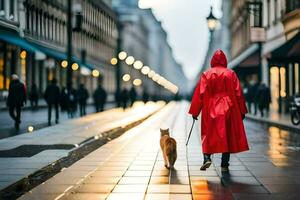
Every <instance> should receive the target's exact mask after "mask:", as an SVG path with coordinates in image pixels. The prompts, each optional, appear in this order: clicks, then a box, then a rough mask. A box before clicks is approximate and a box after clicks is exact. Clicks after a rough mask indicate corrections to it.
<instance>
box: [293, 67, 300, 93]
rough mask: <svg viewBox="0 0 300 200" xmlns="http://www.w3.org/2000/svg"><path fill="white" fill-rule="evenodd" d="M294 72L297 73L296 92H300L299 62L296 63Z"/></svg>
mask: <svg viewBox="0 0 300 200" xmlns="http://www.w3.org/2000/svg"><path fill="white" fill-rule="evenodd" d="M294 73H295V93H296V94H299V93H300V86H299V84H300V81H299V63H295V65H294Z"/></svg>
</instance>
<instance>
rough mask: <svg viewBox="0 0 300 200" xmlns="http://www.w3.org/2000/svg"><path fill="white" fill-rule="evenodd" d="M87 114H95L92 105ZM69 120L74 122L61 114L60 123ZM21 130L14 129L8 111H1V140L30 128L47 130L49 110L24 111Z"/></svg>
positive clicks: (110, 104)
mask: <svg viewBox="0 0 300 200" xmlns="http://www.w3.org/2000/svg"><path fill="white" fill-rule="evenodd" d="M114 106H115V105H114V104H113V103H109V104H106V106H105V109H106V110H107V109H111V108H113V107H114ZM86 111H87V114H92V113H95V108H94V106H92V105H88V106H87V108H86ZM78 117H80V116H79V110H77V113H76V114H75V117H74V118H73V119H75V118H78ZM67 120H72V119H70V118H68V114H67V112H60V113H59V122H60V123H62V122H65V121H67ZM21 121H22V123H21V124H20V130H18V131H17V130H16V129H15V127H14V121H13V120H12V119H11V117H10V116H9V113H8V111H7V110H0V139H2V138H6V137H11V136H15V135H20V134H23V133H26V132H27V129H28V126H33V127H34V129H35V130H37V129H41V128H45V127H47V126H48V109H47V108H43V107H41V108H37V109H36V110H31V109H26V110H22V113H21ZM54 122H55V112H54V110H52V125H55V123H54Z"/></svg>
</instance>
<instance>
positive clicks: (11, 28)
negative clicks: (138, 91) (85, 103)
mask: <svg viewBox="0 0 300 200" xmlns="http://www.w3.org/2000/svg"><path fill="white" fill-rule="evenodd" d="M110 5H111V2H110V1H105V2H103V1H98V0H72V11H73V18H72V25H73V31H72V47H73V48H72V63H75V65H74V68H73V67H72V68H73V70H74V71H73V84H74V87H77V85H79V83H84V84H85V85H86V87H87V88H88V90H89V91H90V93H91V92H92V91H93V90H94V89H95V88H96V87H97V84H98V81H99V77H97V76H96V77H93V76H92V74H93V73H92V71H93V70H97V71H98V72H100V76H101V78H102V79H103V84H104V87H105V88H106V89H107V90H108V92H109V93H111V94H112V93H114V90H115V72H114V71H115V69H114V67H112V66H111V64H110V60H111V58H112V57H114V55H115V49H116V45H117V37H118V34H117V25H116V15H115V14H114V12H113V11H112V9H111V7H110ZM1 6H2V7H1ZM2 8H4V10H1V9H2ZM76 12H80V13H81V16H82V23H80V24H81V28H80V29H78V30H76V29H75V28H74V27H76V25H78V24H76V22H77V20H76ZM67 23H68V22H67V1H65V0H56V1H47V0H22V1H18V0H3V1H0V31H1V34H0V61H1V62H0V90H1V93H2V96H5V94H6V93H7V92H6V91H7V89H8V86H9V78H10V76H11V74H13V73H17V74H18V75H20V77H21V80H22V81H23V82H24V83H25V84H26V86H27V88H28V90H29V91H30V87H31V86H32V85H33V84H36V85H37V86H38V90H39V92H40V93H41V94H42V92H43V91H44V89H45V87H46V85H47V84H48V81H49V80H51V79H52V78H56V79H57V80H58V82H59V85H60V86H61V87H66V76H67V69H66V64H65V62H66V59H67V52H66V49H67V41H68V39H67Z"/></svg>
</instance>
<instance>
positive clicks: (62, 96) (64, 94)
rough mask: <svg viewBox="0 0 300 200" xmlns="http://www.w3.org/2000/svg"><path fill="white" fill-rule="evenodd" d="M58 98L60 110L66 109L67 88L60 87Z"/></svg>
mask: <svg viewBox="0 0 300 200" xmlns="http://www.w3.org/2000/svg"><path fill="white" fill-rule="evenodd" d="M59 100H60V102H59V103H60V110H61V111H63V112H64V111H68V103H69V102H68V101H69V100H68V90H67V88H66V87H63V88H62V89H61V92H60V98H59Z"/></svg>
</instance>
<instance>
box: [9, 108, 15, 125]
mask: <svg viewBox="0 0 300 200" xmlns="http://www.w3.org/2000/svg"><path fill="white" fill-rule="evenodd" d="M14 110H15V108H14V107H12V106H10V107H9V108H8V112H9V115H10V117H11V118H12V119H13V120H14V121H15V122H16V116H15V113H14Z"/></svg>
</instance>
